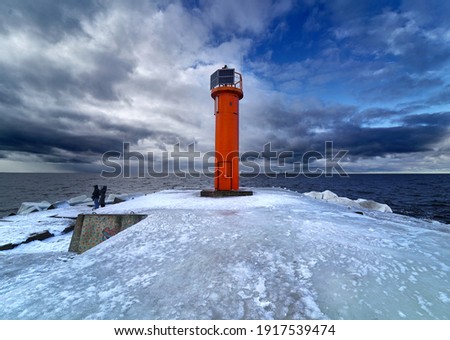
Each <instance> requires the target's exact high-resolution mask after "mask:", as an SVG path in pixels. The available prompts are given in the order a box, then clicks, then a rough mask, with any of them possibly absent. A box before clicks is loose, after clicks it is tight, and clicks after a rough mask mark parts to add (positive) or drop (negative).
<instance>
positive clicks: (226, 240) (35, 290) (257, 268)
mask: <svg viewBox="0 0 450 340" xmlns="http://www.w3.org/2000/svg"><path fill="white" fill-rule="evenodd" d="M253 190H254V196H251V197H228V198H220V199H217V198H202V197H199V196H200V195H199V191H194V190H170V191H163V192H159V193H155V194H151V195H147V196H143V197H139V198H135V199H133V200H130V201H127V202H124V203H121V204H116V205H112V206H107V207H105V208H103V209H99V211H98V212H99V213H100V211H101V212H102V213H129V212H135V213H145V214H148V215H149V217H148V218H146V219H145V220H143V221H141V222H140V223H138V224H136V225H134V226H132V227H130V228H129V229H127V230H125V231H124V232H122V233H120V234H118V235H116V236H115V237H113V238H111V239H109V240H107V241H105V242H103V243H102V244H100V245H99V246H97V247H95V248H93V249H91V250H89V251H87V252H86V253H84V254H82V255H77V256H75V255H72V256H69V254H68V253H59V252H51V253H48V252H40V253H38V254H36V253H33V254H31V253H30V254H27V253H26V251H25V250H23V251H21V252H19V250H16V252H15V253H14V252H12V251H8V252H0V278H1V279H0V295H1V296H2V299H1V300H0V318H3V319H322V318H332V319H449V318H450V288H449V287H450V261H449V258H450V250H449V248H448V244H449V243H450V233H449V230H448V226H446V225H443V224H440V223H436V222H434V223H432V222H427V221H421V220H417V219H414V218H409V217H406V216H400V215H396V214H391V213H389V214H388V213H382V212H378V211H369V210H367V211H365V210H364V215H360V214H356V213H355V212H354V210H352V208H347V207H343V206H340V205H336V204H330V203H327V202H324V201H322V200H315V199H313V198H310V197H307V196H305V195H301V194H298V193H294V192H290V191H286V190H276V189H253ZM361 209H363V208H358V211H361ZM32 215H33V214H30V215H29V216H32ZM30 218H31V217H30ZM32 243H33V242H32ZM30 245H31V244H30ZM55 249H56V248H55ZM48 250H49V249H48V248H47V250H46V251H48ZM37 255H38V256H37ZM72 257H73V258H72ZM44 263H45V266H44ZM44 274H45V275H44Z"/></svg>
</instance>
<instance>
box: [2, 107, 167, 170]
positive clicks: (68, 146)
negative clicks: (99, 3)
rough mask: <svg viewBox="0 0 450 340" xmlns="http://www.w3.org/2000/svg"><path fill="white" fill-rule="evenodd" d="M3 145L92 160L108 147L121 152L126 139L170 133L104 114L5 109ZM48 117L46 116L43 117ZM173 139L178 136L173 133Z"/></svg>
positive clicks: (52, 158)
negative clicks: (113, 119) (109, 117)
mask: <svg viewBox="0 0 450 340" xmlns="http://www.w3.org/2000/svg"><path fill="white" fill-rule="evenodd" d="M2 114H3V122H2V124H1V126H0V149H1V150H3V151H4V155H5V152H21V153H31V154H37V155H40V157H41V159H42V160H44V161H46V162H57V163H67V162H76V163H78V162H92V161H93V158H95V157H97V158H99V154H102V153H104V152H106V151H110V150H113V151H118V152H121V150H122V148H123V146H122V145H123V144H122V143H123V142H131V143H136V142H137V141H138V140H139V139H142V138H154V139H155V140H163V141H164V140H167V139H168V138H170V136H171V134H170V133H169V134H168V133H166V132H158V131H149V130H148V129H147V128H145V127H141V126H133V125H129V124H123V123H122V122H120V121H116V122H113V121H111V120H109V121H108V120H106V119H105V117H104V116H103V115H101V114H100V113H99V116H98V117H96V116H93V115H92V114H86V113H83V112H74V111H49V112H38V113H34V114H28V113H25V112H23V111H17V110H16V111H9V112H8V113H5V112H2ZM42 117H45V119H42ZM172 140H176V138H175V136H172Z"/></svg>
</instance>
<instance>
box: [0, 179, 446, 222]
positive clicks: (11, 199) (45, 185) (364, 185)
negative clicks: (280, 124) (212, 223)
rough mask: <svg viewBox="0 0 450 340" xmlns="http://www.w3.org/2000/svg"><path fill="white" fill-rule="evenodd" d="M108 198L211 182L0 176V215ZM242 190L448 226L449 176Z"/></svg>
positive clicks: (261, 183)
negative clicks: (330, 201) (336, 199)
mask: <svg viewBox="0 0 450 340" xmlns="http://www.w3.org/2000/svg"><path fill="white" fill-rule="evenodd" d="M95 184H97V185H99V186H100V187H101V186H103V185H106V186H107V187H108V191H107V195H108V194H125V193H136V192H142V193H150V192H155V191H159V190H164V189H173V188H189V189H205V188H212V187H213V178H211V177H206V176H200V177H191V176H185V177H181V176H176V175H169V176H166V177H160V178H154V177H145V178H123V177H117V178H103V177H101V176H100V175H99V174H86V173H56V174H55V173H52V174H45V173H0V216H5V215H8V214H10V213H15V212H17V209H18V208H19V207H20V205H21V203H22V202H40V201H44V200H45V201H48V202H50V203H54V202H57V201H65V200H68V199H69V198H72V197H75V196H79V195H87V196H88V197H90V195H91V193H92V190H93V185H95ZM240 184H241V186H243V187H281V188H286V189H289V190H293V191H297V192H308V191H324V190H331V191H333V192H334V193H336V194H337V195H339V196H343V197H348V198H351V199H357V198H365V199H371V200H374V201H377V202H380V203H385V204H388V205H389V206H390V207H391V208H392V209H393V211H394V212H395V213H400V214H404V215H409V216H413V217H418V218H422V219H432V220H437V221H440V222H444V223H448V224H449V223H450V201H449V192H450V174H370V175H369V174H357V175H355V174H351V175H349V177H340V176H338V175H336V176H332V177H324V176H321V177H317V178H307V177H305V176H301V175H300V176H297V177H286V176H284V175H278V176H275V177H273V176H272V177H271V176H266V175H258V176H251V177H242V178H241V181H240Z"/></svg>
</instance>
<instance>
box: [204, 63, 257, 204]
mask: <svg viewBox="0 0 450 340" xmlns="http://www.w3.org/2000/svg"><path fill="white" fill-rule="evenodd" d="M210 90H211V97H212V98H213V99H214V115H215V117H216V138H215V142H216V150H215V157H216V160H215V174H214V189H215V190H214V191H211V190H203V191H202V192H201V195H202V196H208V197H224V196H250V195H252V192H251V191H248V190H239V101H240V100H241V99H242V98H243V97H244V92H243V87H242V75H241V74H240V73H238V72H236V71H235V70H234V68H228V67H227V66H226V65H225V66H224V67H223V68H221V69H219V70H217V71H216V72H214V73H213V74H212V75H211V82H210Z"/></svg>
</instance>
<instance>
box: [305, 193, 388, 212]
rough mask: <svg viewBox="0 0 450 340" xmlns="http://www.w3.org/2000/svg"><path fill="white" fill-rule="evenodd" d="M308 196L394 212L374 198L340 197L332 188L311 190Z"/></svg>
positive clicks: (350, 205) (341, 203) (355, 206)
mask: <svg viewBox="0 0 450 340" xmlns="http://www.w3.org/2000/svg"><path fill="white" fill-rule="evenodd" d="M305 195H306V196H309V197H312V198H315V199H321V200H325V201H327V202H331V203H336V204H340V205H344V206H347V207H352V208H358V207H362V208H365V209H369V210H377V211H381V212H390V213H391V212H392V209H391V207H390V206H388V205H387V204H384V203H379V202H375V201H372V200H366V199H363V198H358V199H357V200H352V199H350V198H348V197H339V196H338V195H336V194H335V193H334V192H332V191H330V190H325V191H323V192H318V191H310V192H307V193H305Z"/></svg>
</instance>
